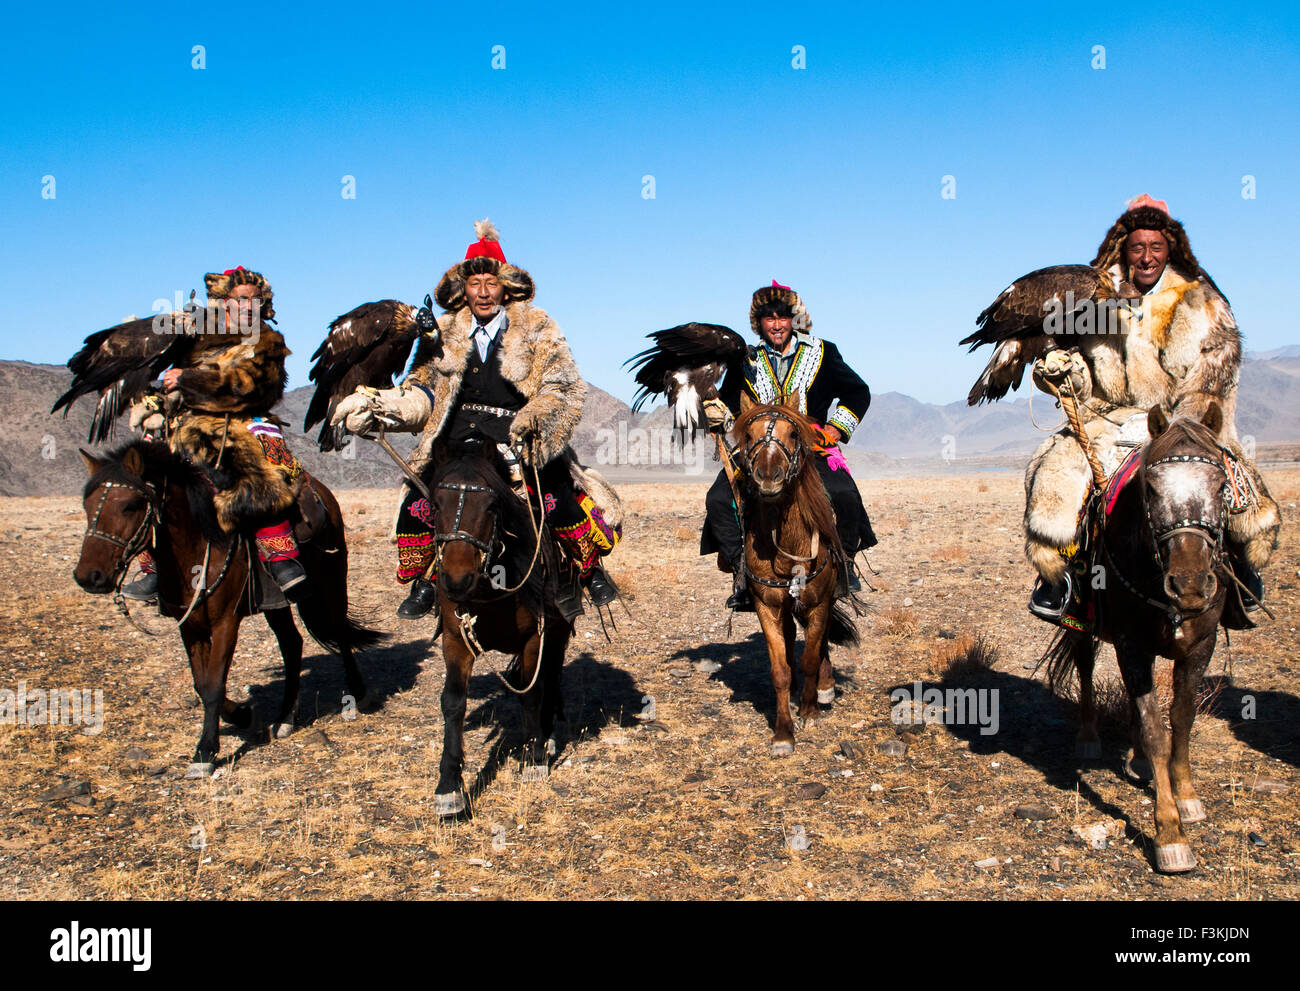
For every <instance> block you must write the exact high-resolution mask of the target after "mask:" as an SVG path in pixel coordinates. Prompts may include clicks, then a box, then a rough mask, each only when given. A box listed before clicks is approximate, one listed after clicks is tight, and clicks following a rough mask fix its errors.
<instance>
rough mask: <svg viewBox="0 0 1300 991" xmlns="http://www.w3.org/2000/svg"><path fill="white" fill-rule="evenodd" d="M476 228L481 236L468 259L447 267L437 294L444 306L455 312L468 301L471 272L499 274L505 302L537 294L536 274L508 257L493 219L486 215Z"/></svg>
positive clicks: (435, 291) (517, 301) (437, 299)
mask: <svg viewBox="0 0 1300 991" xmlns="http://www.w3.org/2000/svg"><path fill="white" fill-rule="evenodd" d="M474 232H475V233H476V234H477V235H478V240H477V241H475V242H474V243H473V244H471V245H470V246H469V248H467V249H466V251H465V260H464V261H462V262H458V263H456V264H455V265H453V266H452V267H451V268H449V269H447V272H446V274H445V275H443V277H442V279H441V281H439V283H438V288H437V289H435V290H434V291H433V298H434V299H435V300H436V301H437V303H438V305H439V306H441V307H442V308H443V309H444V310H449V311H452V312H455V311H456V310H460V309H463V308H464V306H465V304H466V299H465V280H466V279H468V278H469V277H470V276H471V275H495V276H496V277H497V278H498V279H499V280H500V281H501V285H502V286H503V287H504V288H505V291H506V292H505V298H504V299H503V300H502V302H505V303H519V302H527V301H528V300H530V299H532V298H533V278H532V276H531V275H529V274H528V273H527V272H525V271H524V270H523V269H522V268H519V267H517V266H515V265H511V264H510V263H509V262H507V261H506V255H505V252H504V251H502V250H501V243H500V241H501V239H500V237H499V235H498V234H497V229H496V227H495V226H493V224H492V221H490V220H488V219H487V218H486V217H485V218H483V219H482V220H478V221H475V223H474Z"/></svg>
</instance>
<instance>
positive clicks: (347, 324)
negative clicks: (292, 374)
mask: <svg viewBox="0 0 1300 991" xmlns="http://www.w3.org/2000/svg"><path fill="white" fill-rule="evenodd" d="M426 303H428V301H427V300H426ZM419 313H420V310H419V309H418V308H417V307H415V306H411V305H410V304H409V303H402V302H399V301H398V300H395V299H381V300H379V301H378V302H376V303H362V304H361V305H360V306H358V307H357V308H356V309H355V310H351V311H349V312H347V313H344V314H343V315H342V316H341V317H337V318H335V319H334V321H333V322H332V323H331V324H330V329H329V334H328V335H327V336H326V338H325V340H324V341H322V342H321V345H320V347H318V348H317V349H316V351H315V353H313V354H312V359H313V360H314V361H315V362H316V364H314V365H312V368H311V373H310V375H309V378H310V379H311V380H312V381H313V382H315V383H316V391H315V393H313V394H312V397H311V405H309V406H308V407H307V417H306V420H305V421H304V423H303V430H310V429H311V428H312V427H313V426H315V425H316V424H317V423H321V422H322V421H323V422H324V425H323V426H322V427H321V431H320V436H319V438H318V440H319V443H320V449H321V450H322V451H335V450H339V449H340V448H341V447H342V446H343V442H344V439H345V437H346V435H347V431H346V430H344V429H343V427H342V426H338V427H331V426H330V419H331V418H332V417H333V415H334V410H335V408H336V407H337V406H338V404H339V402H340V401H341V400H342V399H343V398H344V397H346V396H350V395H351V394H352V393H353V392H355V391H356V389H357V387H358V386H362V385H364V386H369V387H371V388H373V389H391V388H392V387H393V377H394V376H395V375H399V374H401V371H402V369H403V368H405V367H406V360H407V358H409V357H410V356H411V348H412V346H413V345H414V344H415V341H416V339H417V338H418V337H419V336H420V329H421V328H420V324H419V322H418V321H417V319H416V318H417V315H418V314H419Z"/></svg>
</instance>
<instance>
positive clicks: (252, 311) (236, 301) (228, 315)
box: [216, 282, 262, 334]
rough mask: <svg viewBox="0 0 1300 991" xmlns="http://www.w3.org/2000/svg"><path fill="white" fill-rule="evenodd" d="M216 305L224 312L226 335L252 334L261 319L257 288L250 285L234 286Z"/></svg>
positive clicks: (260, 303)
mask: <svg viewBox="0 0 1300 991" xmlns="http://www.w3.org/2000/svg"><path fill="white" fill-rule="evenodd" d="M216 303H217V306H218V307H220V308H221V309H222V310H224V311H225V314H224V318H225V322H226V332H227V333H230V334H248V333H252V332H253V331H254V330H255V329H256V326H257V322H258V321H259V320H260V319H261V311H262V301H261V299H259V298H258V295H257V287H256V286H254V285H252V284H251V283H247V282H246V283H244V284H243V285H241V286H235V288H234V289H232V290H231V292H230V295H229V296H227V297H226V298H225V299H221V300H217V301H216Z"/></svg>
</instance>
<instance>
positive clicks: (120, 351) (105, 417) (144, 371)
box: [50, 312, 194, 444]
mask: <svg viewBox="0 0 1300 991" xmlns="http://www.w3.org/2000/svg"><path fill="white" fill-rule="evenodd" d="M154 321H155V318H154V317H145V318H144V319H142V320H128V321H127V322H126V323H122V324H118V325H117V326H116V327H109V328H107V329H105V330H100V331H96V332H95V333H93V334H91V335H90V336H89V337H87V338H86V341H85V344H83V345H82V348H81V350H80V351H78V352H77V353H76V354H74V355H73V356H72V358H71V359H69V361H68V368H69V369H70V370H71V371H72V385H71V386H70V387H69V389H68V391H67V392H65V393H64V394H63V395H61V396H60V397H59V398H58V400H57V401H56V402H55V403H54V406H53V408H52V409H51V410H50V412H51V413H57V412H58V411H59V410H63V415H64V416H65V417H66V416H67V415H68V410H69V409H70V408H71V406H72V404H73V403H74V402H76V401H77V400H78V399H79V398H80V397H82V396H86V395H89V394H90V393H92V392H98V393H99V402H98V403H97V404H96V406H95V415H94V416H93V417H92V418H91V421H90V436H89V437H88V438H87V440H88V441H89V442H90V443H91V444H99V443H102V442H103V441H104V440H106V439H107V438H108V437H109V436H110V435H111V434H112V431H113V421H114V420H116V419H117V418H118V416H120V415H121V414H122V413H123V412H125V411H126V409H127V407H129V406H130V405H131V404H132V403H133V402H135V401H136V400H137V399H139V398H140V397H141V396H143V395H144V394H145V393H146V392H147V391H148V389H149V384H150V382H152V381H153V380H154V379H155V378H157V377H158V376H159V375H161V374H162V372H163V371H164V370H165V369H167V368H168V367H169V366H171V365H175V364H177V363H178V362H180V361H183V359H184V356H185V355H186V354H188V353H189V351H190V349H191V348H192V346H193V344H194V337H193V336H192V335H189V334H188V333H187V330H188V328H189V327H190V325H191V324H192V322H193V321H192V317H191V316H190V315H189V314H188V313H183V312H176V313H173V314H171V318H170V321H168V322H167V323H166V325H165V327H164V332H159V330H157V329H155V326H154Z"/></svg>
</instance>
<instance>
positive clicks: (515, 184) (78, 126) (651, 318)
mask: <svg viewBox="0 0 1300 991" xmlns="http://www.w3.org/2000/svg"><path fill="white" fill-rule="evenodd" d="M1075 8H1077V5H1067V7H1066V8H1061V9H1054V8H1053V7H1052V5H1048V4H1044V3H1041V2H1040V3H1035V4H1026V5H1023V6H1001V7H985V6H983V5H976V4H960V5H951V6H949V5H945V4H943V3H926V4H888V5H882V6H880V7H874V6H871V5H862V4H851V5H843V6H837V5H835V4H831V3H820V4H795V3H785V4H771V5H762V4H744V5H734V6H731V7H725V8H713V7H710V6H708V5H704V4H690V5H687V4H674V3H666V2H664V3H653V4H639V5H635V6H632V7H629V9H628V10H627V11H626V13H622V14H618V13H611V11H610V10H609V9H608V8H607V7H606V6H605V5H592V6H590V7H589V8H586V9H584V8H582V7H580V6H577V5H573V4H563V5H560V4H544V3H528V4H515V3H493V4H473V3H468V4H464V3H462V4H454V5H441V4H428V3H423V4H418V5H411V6H410V7H397V6H387V5H382V4H373V5H358V4H355V3H348V4H332V3H329V2H319V3H313V4H310V5H307V4H304V5H301V6H296V5H295V6H289V5H284V6H273V5H265V6H260V5H248V4H232V5H228V6H222V5H219V4H205V5H175V6H174V5H156V6H155V5H149V4H132V5H116V4H114V5H106V4H93V5H90V4H81V3H72V4H57V3H53V4H46V5H40V4H26V5H23V6H22V7H14V8H12V9H11V10H10V12H9V13H8V14H7V15H6V25H5V31H4V32H3V35H0V84H2V85H3V92H4V94H5V106H4V109H3V111H0V139H2V140H0V358H20V359H25V360H29V361H42V362H63V361H65V360H66V359H67V358H68V357H69V356H70V355H71V354H72V353H73V352H74V351H75V350H76V348H77V347H78V346H79V344H80V342H81V340H82V338H83V337H84V336H85V335H86V334H87V333H89V332H91V331H93V330H96V329H99V328H101V327H104V326H107V325H109V324H112V323H116V322H119V321H120V320H122V319H124V318H126V317H127V316H128V315H130V314H137V315H145V314H147V313H149V312H150V308H151V306H152V304H153V301H154V300H155V299H158V298H160V297H167V298H171V297H173V296H174V294H176V293H177V292H181V293H183V294H185V295H188V293H189V290H190V289H192V288H199V289H201V288H202V274H203V272H205V271H207V270H211V269H225V268H231V267H233V266H235V265H240V264H242V265H244V266H246V267H248V268H253V269H257V270H259V271H261V272H263V273H265V274H266V275H267V277H268V278H269V279H270V280H271V283H272V285H273V286H274V288H275V292H276V310H277V312H278V317H279V327H280V329H281V330H282V331H283V332H284V334H285V337H286V338H287V340H288V343H289V346H290V347H291V348H292V349H293V351H294V354H293V356H292V357H291V358H290V359H289V361H290V365H289V371H290V384H291V385H294V386H296V385H303V384H306V382H307V376H306V369H307V358H308V356H309V355H310V354H311V352H312V351H313V350H314V349H315V347H316V345H317V344H318V343H319V341H320V340H321V338H322V337H323V336H324V333H325V328H326V324H327V323H328V321H329V320H330V319H332V318H333V317H334V316H336V315H338V314H339V313H342V312H344V311H345V310H348V309H350V308H352V307H353V306H355V305H357V304H359V303H362V302H365V301H367V300H371V299H381V298H385V297H396V298H399V299H404V300H407V301H410V302H419V301H420V300H421V299H422V298H423V296H424V294H425V292H427V291H430V290H431V289H432V288H433V286H434V285H435V284H436V282H437V279H438V277H439V275H440V274H441V273H442V272H443V271H444V270H445V269H446V268H447V267H448V266H449V265H450V264H451V263H453V262H454V261H457V260H459V259H460V258H462V257H463V256H464V251H465V247H466V245H467V244H468V243H469V242H470V241H471V240H472V239H473V227H472V222H473V221H474V220H475V219H476V218H479V217H483V216H490V217H491V218H492V220H493V221H494V222H495V223H496V224H497V225H498V227H499V228H500V230H501V236H502V245H503V247H504V249H505V252H506V255H507V257H508V258H509V259H510V260H511V261H512V262H515V263H517V264H519V265H521V266H522V267H524V268H526V269H528V270H529V271H530V272H531V274H532V275H533V277H534V279H535V281H536V283H537V287H538V293H537V299H536V303H537V305H540V306H542V307H543V308H545V309H546V310H547V311H548V312H549V313H550V314H551V315H552V317H554V318H555V320H556V321H557V322H558V323H559V325H560V326H561V327H562V328H563V329H564V331H565V332H566V335H567V336H568V339H569V341H570V344H571V345H572V347H573V350H574V353H575V355H576V357H577V359H578V363H579V365H580V367H581V368H582V371H583V373H584V376H585V377H586V378H587V379H588V381H590V382H592V383H593V384H595V385H597V386H600V387H601V388H603V389H606V390H607V391H609V392H612V393H614V394H615V395H617V396H619V397H621V398H623V399H630V398H631V395H632V392H633V389H634V387H633V384H632V381H631V379H630V377H629V376H628V375H627V374H626V372H624V371H623V370H622V369H621V368H620V365H621V362H622V361H623V360H624V359H625V358H627V357H629V356H630V355H632V354H633V353H634V352H636V351H638V350H640V348H641V347H642V345H643V336H644V335H645V334H646V333H647V332H649V331H652V330H657V329H660V328H662V327H668V326H672V325H673V324H677V323H681V322H684V321H687V320H693V319H697V320H707V321H711V322H719V323H725V324H728V325H730V326H732V327H734V328H736V329H738V330H742V331H744V332H745V333H748V328H747V322H748V321H747V312H748V300H749V295H750V293H751V292H752V291H753V290H754V289H755V288H757V287H758V286H760V285H765V284H768V283H769V282H770V281H771V280H772V279H773V278H776V279H778V280H779V281H781V282H783V283H786V284H789V285H792V286H794V287H795V288H796V289H798V290H799V291H800V292H801V293H802V294H803V296H804V299H805V302H806V303H807V306H808V309H809V312H810V314H811V315H812V318H813V330H814V333H817V334H819V335H821V336H824V337H827V338H828V339H830V340H833V341H835V342H837V343H838V344H839V345H840V347H841V350H842V351H843V352H844V354H845V356H846V358H848V360H849V362H850V363H851V364H852V365H854V366H855V367H856V368H857V369H858V371H859V372H860V373H861V374H862V375H863V377H864V378H866V380H867V381H868V383H869V384H870V385H871V387H872V389H873V391H877V392H885V391H891V390H896V391H900V392H906V393H910V394H912V395H914V396H917V397H918V398H921V399H924V400H927V401H932V402H950V401H953V400H955V399H959V398H961V397H963V396H964V395H965V392H966V390H967V388H968V387H969V386H970V384H971V382H972V381H973V380H974V378H975V377H976V375H977V374H978V372H979V369H980V368H981V367H982V365H983V362H984V360H985V355H980V354H977V355H975V356H967V355H966V354H965V353H964V351H963V350H961V349H958V348H957V346H956V342H957V340H958V339H959V338H961V337H962V336H964V335H965V334H966V333H967V332H968V330H970V329H972V327H973V322H974V318H975V316H976V314H977V313H978V312H979V311H980V310H981V309H982V308H983V307H984V306H985V305H986V304H987V303H988V302H990V301H991V300H992V299H993V297H994V296H995V295H996V294H997V293H998V292H999V291H1000V290H1001V289H1002V288H1003V287H1004V286H1005V285H1006V284H1007V283H1008V282H1010V281H1011V280H1012V279H1014V278H1016V277H1018V276H1020V275H1022V274H1024V273H1025V272H1027V271H1029V270H1031V269H1034V268H1038V267H1041V266H1044V265H1049V264H1057V263H1064V262H1087V261H1090V260H1091V258H1092V255H1093V253H1094V251H1095V250H1096V247H1097V244H1098V243H1099V241H1100V240H1101V237H1102V235H1103V234H1104V233H1105V231H1106V229H1107V227H1108V226H1109V225H1110V223H1111V222H1112V221H1113V220H1114V219H1115V217H1116V216H1118V215H1119V213H1120V212H1121V211H1122V210H1123V207H1124V204H1125V201H1126V200H1128V199H1129V198H1130V197H1132V196H1134V195H1136V194H1138V193H1141V192H1149V193H1151V194H1152V195H1154V196H1155V197H1157V198H1159V199H1165V200H1167V201H1168V202H1169V204H1170V207H1171V209H1172V211H1173V214H1174V216H1176V217H1178V218H1180V219H1181V220H1183V221H1184V223H1185V224H1186V227H1187V230H1188V234H1189V235H1190V237H1191V241H1192V246H1193V248H1194V250H1195V251H1196V252H1197V254H1198V256H1199V258H1200V260H1201V262H1202V263H1203V264H1204V266H1205V267H1206V268H1207V270H1208V271H1209V272H1210V273H1211V274H1212V275H1213V276H1214V278H1215V280H1216V282H1217V283H1218V284H1219V286H1220V287H1221V288H1222V289H1223V290H1224V292H1225V293H1226V294H1227V295H1228V297H1229V298H1230V300H1231V302H1232V305H1233V308H1234V310H1235V312H1236V314H1237V318H1238V322H1239V323H1240V325H1241V327H1242V330H1243V332H1244V333H1245V335H1246V339H1247V347H1248V348H1251V349H1255V350H1265V349H1268V348H1272V347H1277V346H1281V345H1284V344H1292V343H1297V342H1300V328H1297V326H1296V320H1295V316H1294V307H1293V304H1292V299H1293V298H1294V294H1295V293H1296V291H1297V290H1296V288H1295V282H1296V272H1297V268H1298V266H1300V248H1298V247H1297V239H1296V230H1297V227H1298V222H1300V191H1298V190H1297V183H1298V182H1300V168H1298V167H1297V166H1298V165H1300V162H1298V161H1297V156H1298V153H1300V141H1298V135H1300V100H1297V96H1296V94H1297V93H1300V14H1297V12H1296V9H1297V8H1296V6H1295V5H1292V4H1285V5H1269V4H1254V3H1252V4H1246V5H1240V6H1236V7H1234V8H1232V9H1221V10H1218V11H1216V10H1215V9H1214V7H1213V6H1205V7H1201V6H1197V5H1190V4H1186V3H1183V4H1177V5H1174V4H1169V5H1158V4H1153V3H1142V4H1135V5H1133V7H1132V13H1128V14H1125V13H1123V12H1122V11H1123V7H1122V6H1121V5H1118V4H1107V5H1105V6H1104V8H1098V7H1091V8H1089V9H1086V10H1078V9H1075ZM196 45H202V46H204V59H205V62H206V67H205V68H203V69H196V68H193V67H192V63H193V60H194V59H195V55H194V54H193V48H194V46H196ZM1098 45H1101V46H1104V48H1105V52H1104V58H1105V67H1104V68H1094V67H1093V65H1094V63H1095V62H1097V61H1098V55H1097V54H1095V52H1094V48H1095V46H1098ZM494 46H504V59H505V67H504V68H501V69H494V68H493V65H492V63H493V58H494V53H493V49H494ZM795 46H803V52H804V59H805V60H806V68H802V69H796V68H794V67H793V65H792V62H793V61H794V60H795V59H796V54H795V52H794V51H793V49H794V48H795ZM499 61H500V59H499V57H498V62H499ZM1247 175H1250V176H1254V177H1255V178H1254V183H1255V198H1253V199H1246V198H1243V196H1242V190H1243V176H1247ZM46 176H53V177H54V193H55V195H54V197H53V198H52V199H51V198H44V197H43V196H42V191H43V189H47V188H48V185H49V183H48V180H45V179H44V177H46ZM344 176H353V177H354V178H355V189H356V197H355V199H345V198H344V197H343V196H342V195H341V193H342V189H343V177H344ZM644 176H653V177H654V198H652V199H647V198H645V196H643V190H644V189H645V188H646V187H645V184H644V183H643V177H644ZM945 176H951V177H953V179H954V180H955V193H956V195H955V198H950V199H945V198H943V197H942V196H941V192H942V190H943V183H944V177H945Z"/></svg>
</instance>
